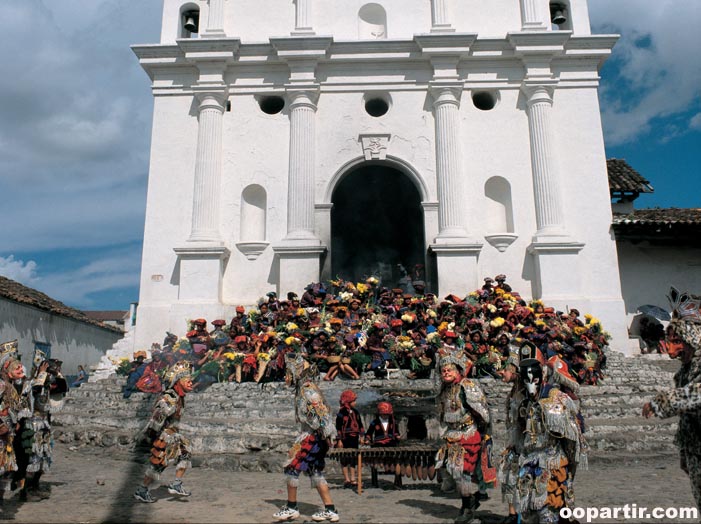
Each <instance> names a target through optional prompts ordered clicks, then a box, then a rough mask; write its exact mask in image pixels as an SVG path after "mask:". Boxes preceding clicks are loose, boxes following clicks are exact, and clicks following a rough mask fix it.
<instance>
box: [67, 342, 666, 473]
mask: <svg viewBox="0 0 701 524" xmlns="http://www.w3.org/2000/svg"><path fill="white" fill-rule="evenodd" d="M608 364H609V366H608V369H607V374H606V378H605V379H604V380H603V381H602V382H601V385H600V386H596V387H592V386H585V387H582V388H581V390H580V398H581V405H582V413H583V415H584V417H585V420H586V426H587V433H586V435H585V436H586V438H587V440H588V441H589V443H590V445H591V447H592V449H593V450H594V451H595V452H601V453H610V452H611V451H628V452H633V453H641V452H650V453H670V454H673V453H675V452H676V450H675V448H674V446H673V443H672V441H673V436H674V432H675V430H676V419H668V420H661V419H655V418H653V419H644V418H642V417H640V416H639V415H640V413H641V410H642V405H643V403H644V402H646V401H648V400H649V399H651V398H652V397H653V396H654V395H655V394H656V393H657V391H659V389H660V388H661V387H663V388H664V387H669V386H671V384H672V374H673V371H674V369H675V368H674V363H673V362H670V361H665V360H664V359H653V360H646V359H645V358H643V357H636V358H625V357H623V356H622V355H619V354H616V353H609V360H608ZM478 382H479V383H480V385H481V386H482V387H483V389H484V391H485V393H486V395H487V399H488V403H489V405H490V407H491V409H492V413H493V419H494V435H493V437H494V440H495V445H496V447H497V448H498V449H501V447H502V445H503V443H504V441H505V438H506V428H505V426H504V420H505V412H504V406H505V402H506V398H507V395H508V394H509V392H510V391H511V387H512V386H511V384H505V383H503V382H501V381H499V380H494V379H489V378H487V379H478ZM124 383H125V379H124V377H116V376H113V377H109V378H108V379H105V380H102V381H99V382H94V383H88V384H83V385H82V386H81V387H80V388H77V389H75V390H72V391H71V392H70V394H69V396H68V398H67V401H66V403H65V407H64V409H63V411H61V412H59V413H56V415H55V423H56V424H55V429H56V432H57V435H58V436H59V437H60V438H61V439H63V440H64V441H66V442H73V443H76V444H77V445H98V446H119V447H129V446H132V445H133V444H134V442H135V441H136V440H138V439H139V438H140V436H139V431H140V430H141V429H142V428H143V427H144V426H145V425H146V422H147V420H148V417H149V416H150V412H151V409H152V406H153V403H154V402H155V400H156V398H157V396H156V395H151V394H145V393H141V392H137V393H134V394H132V396H131V397H130V398H129V399H124V398H123V397H122V385H123V384H124ZM319 387H320V388H321V390H322V391H323V392H324V394H325V395H326V396H327V398H328V399H329V401H330V405H331V409H332V410H333V411H334V412H335V411H336V409H337V408H338V397H339V395H340V393H341V391H343V390H344V389H348V388H352V389H354V390H355V391H356V392H357V393H358V396H359V398H358V405H359V408H360V410H361V412H362V413H363V418H364V419H365V421H366V423H367V422H368V420H369V418H370V417H371V416H372V410H373V406H374V404H375V402H376V401H377V400H380V399H381V398H385V397H383V395H384V394H389V399H390V400H391V401H392V402H393V404H394V406H395V411H396V412H398V413H404V414H409V413H415V414H416V413H419V414H421V415H422V416H425V417H427V420H428V418H431V417H434V416H435V407H434V406H433V404H432V400H431V397H432V395H433V394H435V390H436V387H437V383H436V381H435V380H434V379H430V380H429V379H427V380H415V381H412V380H409V379H407V378H406V373H404V372H400V373H398V375H393V376H392V377H391V378H389V379H384V380H381V379H376V378H375V377H374V376H373V375H372V374H368V373H365V374H363V377H362V379H361V380H360V381H351V380H346V379H340V380H336V381H333V382H326V381H323V380H322V381H320V382H319ZM293 402H294V401H293V391H292V390H291V389H290V388H288V387H286V386H285V385H284V384H282V383H269V384H255V383H241V384H237V383H219V384H213V385H211V386H210V387H209V388H207V389H206V390H205V391H203V392H199V393H193V394H191V395H189V396H188V397H187V400H186V407H185V414H184V416H183V420H182V424H181V425H182V428H183V431H184V433H185V434H186V436H188V438H190V439H191V441H192V444H193V449H194V450H195V453H196V454H198V453H201V454H203V455H207V456H208V457H210V458H208V459H207V460H208V461H209V460H210V459H211V461H212V463H222V464H232V463H233V464H235V467H236V468H242V469H245V468H249V469H255V468H257V467H259V466H257V465H256V463H255V459H253V458H251V459H250V460H249V459H248V458H245V459H244V455H246V454H248V453H249V452H250V451H256V453H254V454H252V457H256V456H258V457H260V460H261V463H264V464H270V465H273V464H279V463H281V461H284V452H285V451H286V450H287V448H288V447H289V445H290V443H291V441H292V440H293V438H294V436H295V434H296V424H295V421H294V410H293V409H294V408H293ZM227 456H228V457H232V456H236V457H238V458H237V459H231V458H226V457H227ZM271 467H272V466H271Z"/></svg>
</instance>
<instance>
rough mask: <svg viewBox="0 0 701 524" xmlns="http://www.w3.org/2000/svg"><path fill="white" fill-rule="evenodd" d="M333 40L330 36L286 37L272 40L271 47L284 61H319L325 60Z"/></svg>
mask: <svg viewBox="0 0 701 524" xmlns="http://www.w3.org/2000/svg"><path fill="white" fill-rule="evenodd" d="M332 43H333V38H332V37H330V36H286V37H276V38H271V39H270V45H271V46H272V47H273V49H274V50H275V53H276V54H277V56H278V57H279V58H281V59H282V60H285V61H288V60H309V59H315V60H319V59H321V58H325V57H326V54H327V53H328V50H329V48H330V47H331V44H332Z"/></svg>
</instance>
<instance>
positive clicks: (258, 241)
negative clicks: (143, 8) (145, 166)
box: [133, 0, 627, 350]
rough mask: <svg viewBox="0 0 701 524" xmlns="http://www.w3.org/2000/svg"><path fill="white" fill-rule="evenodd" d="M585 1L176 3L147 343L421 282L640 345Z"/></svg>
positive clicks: (158, 141)
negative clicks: (321, 287) (583, 323)
mask: <svg viewBox="0 0 701 524" xmlns="http://www.w3.org/2000/svg"><path fill="white" fill-rule="evenodd" d="M616 38H617V37H616V36H615V35H592V34H591V30H590V23H589V17H588V8H587V3H586V0H557V1H555V0H489V1H485V0H469V1H458V0H377V1H375V2H364V1H362V0H350V1H345V2H322V1H320V0H295V1H293V0H197V1H186V0H164V12H163V23H162V36H161V41H160V43H158V44H153V45H137V46H134V47H133V49H134V52H135V53H136V55H137V56H138V58H139V61H140V63H141V65H142V67H143V68H144V69H145V70H146V72H147V73H148V75H149V77H150V79H151V81H152V89H153V95H154V117H153V134H152V144H151V160H150V172H149V183H148V200H147V208H146V224H145V235H144V251H143V260H142V274H141V283H140V298H139V311H138V316H139V318H138V324H137V327H136V335H135V336H136V341H135V342H136V345H137V346H145V347H148V346H149V345H150V343H151V342H152V341H154V340H157V339H159V338H160V337H161V336H162V334H163V333H164V332H165V331H166V330H168V331H173V332H175V333H182V332H183V331H184V330H185V321H186V319H190V318H195V317H201V316H205V317H207V318H210V319H213V318H219V317H221V318H227V319H229V318H231V316H233V310H234V308H235V307H236V306H237V305H238V304H244V305H252V304H254V303H255V302H256V301H257V300H258V299H259V297H261V296H263V295H265V293H267V292H268V291H277V292H278V294H280V295H284V294H285V293H287V292H288V291H295V292H297V293H300V294H301V292H302V291H303V290H304V287H305V286H306V285H307V284H309V283H311V282H315V281H319V280H324V279H328V278H333V277H336V276H342V277H346V278H353V279H359V278H362V277H363V276H368V275H370V274H378V273H379V274H380V276H382V278H383V280H384V281H386V282H387V283H390V281H391V280H392V279H396V278H397V276H398V275H397V267H398V266H400V265H401V266H403V267H405V268H412V267H415V266H419V267H422V268H423V274H422V278H423V279H425V280H426V282H427V285H428V288H429V290H432V291H434V292H436V293H438V294H439V295H441V296H443V295H446V294H448V293H454V294H457V295H464V294H466V293H467V292H469V291H471V290H473V289H475V288H477V287H479V286H480V285H481V283H482V278H483V277H486V276H494V275H495V274H497V273H505V274H506V275H508V278H509V283H510V284H511V285H512V287H513V288H514V289H516V290H518V291H520V292H521V294H522V295H523V296H524V298H542V299H543V300H544V301H545V302H546V303H548V304H551V305H553V306H555V307H558V308H561V309H564V308H566V307H568V306H569V307H574V306H576V307H577V308H579V309H580V310H581V311H587V312H591V313H592V314H594V315H595V316H597V317H599V318H601V319H602V322H603V324H604V326H605V328H606V329H607V330H608V331H610V332H611V333H612V335H613V337H614V345H615V346H617V347H618V349H621V350H626V347H627V333H626V318H625V311H624V305H623V300H622V297H621V285H620V277H619V266H618V260H617V254H616V244H615V240H614V237H613V233H612V226H611V224H612V214H611V204H610V196H609V187H608V179H607V168H606V158H605V152H604V141H603V134H602V128H601V120H600V109H599V100H598V94H597V87H598V83H599V82H598V81H599V76H598V72H599V69H600V67H601V65H602V63H603V61H604V60H605V59H606V58H607V57H608V56H609V55H610V53H611V49H612V48H613V46H614V44H615V42H616Z"/></svg>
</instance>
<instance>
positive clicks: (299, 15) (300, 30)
mask: <svg viewBox="0 0 701 524" xmlns="http://www.w3.org/2000/svg"><path fill="white" fill-rule="evenodd" d="M295 6H296V9H295V30H294V31H293V32H292V34H314V29H313V27H312V0H295Z"/></svg>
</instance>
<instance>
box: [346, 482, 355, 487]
mask: <svg viewBox="0 0 701 524" xmlns="http://www.w3.org/2000/svg"><path fill="white" fill-rule="evenodd" d="M357 485H358V484H357V483H355V484H354V483H353V482H344V483H343V487H344V488H353V487H356V486H357Z"/></svg>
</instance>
